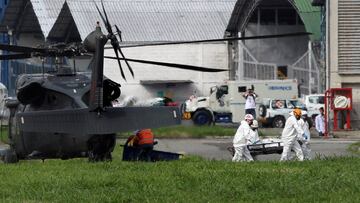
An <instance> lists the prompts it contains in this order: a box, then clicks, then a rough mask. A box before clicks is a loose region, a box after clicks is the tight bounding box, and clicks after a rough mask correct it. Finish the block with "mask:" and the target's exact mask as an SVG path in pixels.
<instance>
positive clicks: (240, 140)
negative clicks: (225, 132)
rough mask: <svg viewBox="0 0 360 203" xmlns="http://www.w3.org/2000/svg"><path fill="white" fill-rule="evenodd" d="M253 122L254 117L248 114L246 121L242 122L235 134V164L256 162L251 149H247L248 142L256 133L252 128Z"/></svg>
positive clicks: (233, 159)
mask: <svg viewBox="0 0 360 203" xmlns="http://www.w3.org/2000/svg"><path fill="white" fill-rule="evenodd" d="M253 120H254V117H253V116H252V115H251V114H246V115H245V120H243V121H241V124H240V126H239V128H238V129H237V131H236V133H235V136H234V140H233V146H234V149H235V154H234V157H233V158H232V161H233V162H239V161H254V159H253V158H252V156H251V154H250V151H249V149H248V148H247V144H248V142H249V141H250V139H251V137H253V136H254V131H253V130H252V129H251V128H250V125H251V124H252V123H253Z"/></svg>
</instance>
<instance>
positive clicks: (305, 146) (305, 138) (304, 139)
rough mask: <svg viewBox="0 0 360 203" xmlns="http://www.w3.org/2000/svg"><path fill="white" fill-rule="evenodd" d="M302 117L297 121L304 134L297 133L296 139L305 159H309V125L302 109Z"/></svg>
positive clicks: (305, 113)
mask: <svg viewBox="0 0 360 203" xmlns="http://www.w3.org/2000/svg"><path fill="white" fill-rule="evenodd" d="M301 113H302V116H303V117H302V118H301V119H300V120H299V121H298V124H299V126H300V127H301V128H302V129H303V131H304V134H302V135H301V134H298V140H299V142H300V145H301V149H302V152H303V155H304V159H305V160H310V159H311V156H310V153H311V148H310V125H309V122H308V118H307V112H306V111H302V112H301Z"/></svg>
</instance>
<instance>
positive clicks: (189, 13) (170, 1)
mask: <svg viewBox="0 0 360 203" xmlns="http://www.w3.org/2000/svg"><path fill="white" fill-rule="evenodd" d="M66 3H67V7H68V9H63V10H62V13H61V14H60V16H61V15H62V16H68V17H69V19H71V18H72V19H73V20H74V22H75V25H76V28H77V29H78V32H79V34H80V37H81V39H82V40H83V39H85V37H86V36H87V35H88V33H90V32H91V31H93V30H94V27H95V25H96V22H97V21H100V22H101V18H100V16H99V14H98V12H97V10H96V7H95V6H94V3H93V1H92V0H67V1H66ZM97 3H98V6H99V7H100V8H101V4H100V1H99V0H97ZM235 3H236V0H196V1H194V0H181V1H174V0H161V1H158V0H136V1H130V0H104V6H105V9H106V12H107V14H108V17H109V20H110V22H111V24H112V25H114V24H116V25H118V27H119V28H120V30H121V31H122V37H123V40H124V41H128V42H139V41H179V40H199V39H209V38H222V37H223V35H224V30H225V28H226V26H227V24H228V21H229V18H230V16H231V11H232V10H233V8H234V5H235ZM67 24H69V22H65V21H64V20H63V19H62V18H58V20H57V21H56V23H55V26H54V28H53V30H52V31H51V32H50V35H49V37H50V38H60V37H61V36H64V32H65V30H67V29H66V25H67ZM100 24H101V26H102V29H103V30H105V28H104V27H103V23H102V22H101V23H100Z"/></svg>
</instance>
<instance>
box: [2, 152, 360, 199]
mask: <svg viewBox="0 0 360 203" xmlns="http://www.w3.org/2000/svg"><path fill="white" fill-rule="evenodd" d="M114 155H115V157H114V161H113V162H105V163H88V162H87V160H86V159H73V160H67V161H62V160H46V161H45V162H42V161H38V160H33V161H21V162H20V163H18V164H14V165H4V164H2V165H0V180H1V181H0V187H1V189H0V198H1V199H0V201H1V202H144V201H145V202H319V201H323V202H359V201H360V195H359V194H360V170H359V168H360V158H355V157H349V158H331V159H325V160H314V161H309V162H288V163H279V162H254V163H232V162H230V161H205V160H203V159H201V158H198V157H185V158H184V159H181V160H179V161H173V162H157V163H140V162H133V163H129V162H122V161H120V157H121V147H117V148H116V151H115V152H114Z"/></svg>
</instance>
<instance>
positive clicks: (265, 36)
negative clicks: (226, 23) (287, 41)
mask: <svg viewBox="0 0 360 203" xmlns="http://www.w3.org/2000/svg"><path fill="white" fill-rule="evenodd" d="M311 34H312V33H309V32H296V33H288V34H277V35H258V36H249V37H231V38H222V39H208V40H194V41H178V42H161V43H150V44H137V45H124V46H121V48H131V47H145V46H159V45H172V44H192V43H202V42H223V41H233V40H255V39H268V38H283V37H295V36H304V35H311ZM105 49H110V47H105Z"/></svg>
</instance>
